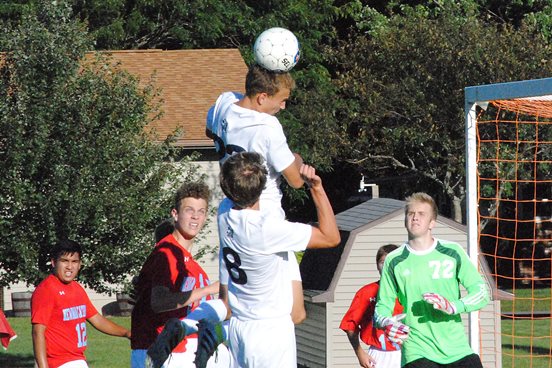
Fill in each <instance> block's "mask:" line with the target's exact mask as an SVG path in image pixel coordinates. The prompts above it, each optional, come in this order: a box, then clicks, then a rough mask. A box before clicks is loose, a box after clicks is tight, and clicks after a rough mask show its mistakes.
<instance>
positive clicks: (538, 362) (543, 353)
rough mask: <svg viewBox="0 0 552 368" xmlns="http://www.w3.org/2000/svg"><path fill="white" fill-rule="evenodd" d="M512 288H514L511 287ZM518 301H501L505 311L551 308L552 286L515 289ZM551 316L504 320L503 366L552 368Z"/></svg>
mask: <svg viewBox="0 0 552 368" xmlns="http://www.w3.org/2000/svg"><path fill="white" fill-rule="evenodd" d="M510 292H511V290H510ZM514 294H515V296H516V299H515V301H502V302H501V309H502V312H503V313H520V312H526V313H535V312H549V311H550V310H552V305H551V303H552V299H551V293H550V288H542V289H533V290H532V289H516V290H515V291H514ZM551 335H552V319H551V318H550V317H537V318H534V319H529V318H527V319H516V320H511V319H503V320H502V363H503V368H512V367H515V368H550V367H552V361H551V353H552V351H551V343H552V341H551V338H550V336H551Z"/></svg>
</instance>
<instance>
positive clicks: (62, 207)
mask: <svg viewBox="0 0 552 368" xmlns="http://www.w3.org/2000/svg"><path fill="white" fill-rule="evenodd" d="M0 46H1V50H2V51H3V53H4V54H3V58H2V63H1V65H0V75H1V83H0V96H1V97H0V114H1V116H2V119H1V120H0V170H1V171H2V173H3V175H2V176H1V178H0V232H1V233H2V235H3V241H2V242H1V243H0V285H8V284H10V283H12V282H16V281H26V282H28V283H31V284H36V283H37V282H38V281H40V280H41V279H42V278H43V277H44V275H45V273H46V272H47V271H48V269H49V266H48V265H47V262H48V260H49V257H48V253H49V251H50V249H51V247H52V246H53V245H54V243H55V242H56V241H57V240H58V239H62V238H72V239H74V240H76V241H78V242H80V243H81V244H82V245H83V249H84V252H85V254H84V265H85V266H84V268H83V270H82V272H81V275H82V276H81V280H82V281H83V282H84V283H86V284H88V285H89V286H91V287H93V288H95V289H96V290H98V291H106V290H109V289H110V287H109V285H115V284H119V283H121V282H122V281H124V280H125V277H126V276H127V275H128V274H129V272H133V271H136V270H137V269H138V267H140V266H141V263H142V261H143V259H144V258H145V256H146V255H147V253H148V252H149V250H150V249H151V244H152V235H151V234H152V232H153V229H154V228H155V225H156V224H157V223H158V222H160V220H161V219H163V218H165V217H166V215H167V209H168V208H170V202H169V201H170V199H171V198H170V196H171V195H172V191H171V189H172V186H174V184H173V183H176V181H175V180H174V179H175V174H176V170H175V169H174V166H173V165H172V164H171V163H170V162H169V161H167V158H169V157H170V153H171V152H170V148H169V145H168V144H165V145H159V144H155V143H153V140H152V139H151V138H152V137H151V136H148V135H147V134H146V133H145V132H144V127H145V125H146V124H147V123H148V122H150V121H151V120H152V119H153V118H155V116H157V115H156V114H157V113H158V112H157V111H156V110H155V106H154V105H153V104H152V102H151V101H152V99H153V97H154V96H155V95H156V93H157V92H156V90H155V88H153V87H152V86H151V85H150V86H147V87H145V88H140V87H139V85H138V81H137V80H136V79H135V78H133V77H131V76H130V75H128V74H126V73H125V72H123V71H121V70H117V69H116V68H113V67H110V66H109V65H110V63H109V60H106V59H102V58H101V57H99V56H98V57H88V58H87V59H86V60H87V62H84V61H83V58H84V57H85V52H86V51H88V50H89V49H90V48H91V40H90V39H89V38H88V37H87V33H86V30H85V29H84V27H83V25H82V24H81V23H79V22H76V21H74V20H72V17H71V11H70V8H69V7H68V6H66V5H65V4H64V3H57V4H56V3H55V2H54V3H50V4H48V3H46V2H45V3H44V4H43V6H40V7H37V11H36V13H35V14H31V15H29V16H25V17H24V18H23V20H22V21H21V22H20V23H19V25H18V26H17V27H15V28H14V27H9V26H8V25H4V27H3V32H2V36H0Z"/></svg>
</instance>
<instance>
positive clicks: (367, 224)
mask: <svg viewBox="0 0 552 368" xmlns="http://www.w3.org/2000/svg"><path fill="white" fill-rule="evenodd" d="M404 205H405V202H404V201H399V200H395V199H389V198H373V199H370V200H367V201H366V202H363V203H361V204H359V205H357V206H355V207H352V208H350V209H348V210H346V211H344V212H341V213H339V214H337V215H336V218H337V224H338V226H339V229H340V232H341V244H340V245H339V246H338V247H337V248H335V249H330V250H314V251H307V252H306V253H305V255H304V257H303V260H302V262H301V275H302V278H303V288H304V290H305V307H306V310H307V319H306V321H305V322H303V323H302V324H301V325H299V326H296V335H297V358H298V364H299V366H300V367H309V368H321V367H331V368H339V367H356V366H358V360H357V358H356V356H355V354H354V352H353V349H352V348H351V346H350V343H349V340H348V339H347V336H346V334H345V333H344V332H343V331H342V330H340V329H339V324H340V322H341V319H342V317H343V315H344V314H345V312H346V311H347V309H348V308H349V305H350V303H351V300H352V299H353V296H354V295H355V293H356V291H357V290H358V289H360V288H361V287H362V286H364V285H366V284H368V283H371V282H374V281H376V280H378V279H379V274H378V271H377V269H376V261H375V259H376V252H377V249H378V248H379V247H380V246H381V245H384V244H389V243H393V244H397V245H400V244H402V243H404V241H405V240H406V238H407V234H406V229H405V227H404ZM466 231H467V229H466V226H464V225H462V224H459V223H457V222H455V221H453V220H450V219H447V218H444V217H441V216H439V217H438V219H437V224H436V226H435V228H434V229H433V234H434V236H435V237H437V238H442V239H447V240H451V241H455V242H457V243H459V244H461V245H462V246H463V247H464V249H466V246H467V232H466ZM499 311H500V302H498V301H492V302H491V303H489V305H487V307H485V308H484V309H483V310H482V311H481V312H480V319H479V323H480V326H481V327H482V329H483V330H485V331H497V330H498V331H500V329H499V328H498V329H496V330H495V328H494V327H495V324H500V313H499ZM462 317H463V320H464V323H465V325H466V331H468V330H467V328H468V327H467V325H468V321H467V320H468V318H467V315H466V314H464V315H463V316H462ZM482 335H483V336H482V337H481V338H480V348H481V349H480V355H481V359H482V361H483V366H484V367H485V368H491V367H494V368H500V367H501V366H502V363H501V339H500V335H498V336H494V335H493V334H482Z"/></svg>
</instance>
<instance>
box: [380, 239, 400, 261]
mask: <svg viewBox="0 0 552 368" xmlns="http://www.w3.org/2000/svg"><path fill="white" fill-rule="evenodd" d="M397 248H398V246H397V245H395V244H385V245H382V246H381V247H379V249H378V252H377V253H376V264H378V263H379V262H380V261H381V259H382V258H383V257H384V256H386V255H388V254H389V253H391V252H392V251H394V250H395V249H397Z"/></svg>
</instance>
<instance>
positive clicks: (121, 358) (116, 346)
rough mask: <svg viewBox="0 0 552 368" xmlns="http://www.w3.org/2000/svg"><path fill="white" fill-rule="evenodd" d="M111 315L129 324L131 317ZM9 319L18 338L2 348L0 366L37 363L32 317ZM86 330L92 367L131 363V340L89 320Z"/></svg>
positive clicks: (109, 367) (25, 367) (20, 366)
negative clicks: (107, 332)
mask: <svg viewBox="0 0 552 368" xmlns="http://www.w3.org/2000/svg"><path fill="white" fill-rule="evenodd" d="M110 319H112V320H113V321H114V322H116V323H118V324H120V325H122V326H125V327H130V317H113V318H110ZM8 321H9V323H10V325H11V326H12V327H13V329H14V330H15V332H16V333H17V338H16V339H15V340H12V342H11V343H10V346H9V348H8V350H7V351H4V350H3V349H0V367H6V368H32V367H34V356H33V343H32V338H31V319H30V318H23V317H21V318H8ZM87 332H88V349H86V359H87V361H88V364H89V366H90V367H91V368H122V367H130V341H129V340H128V339H126V338H121V337H113V336H108V335H105V334H102V333H101V332H98V331H97V330H96V329H94V327H92V326H91V325H90V324H88V328H87Z"/></svg>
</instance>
